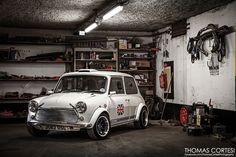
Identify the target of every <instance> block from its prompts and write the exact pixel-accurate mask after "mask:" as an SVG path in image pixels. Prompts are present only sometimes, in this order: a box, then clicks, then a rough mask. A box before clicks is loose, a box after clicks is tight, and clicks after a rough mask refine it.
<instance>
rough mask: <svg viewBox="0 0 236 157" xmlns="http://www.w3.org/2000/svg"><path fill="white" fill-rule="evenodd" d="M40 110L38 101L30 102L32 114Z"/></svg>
mask: <svg viewBox="0 0 236 157" xmlns="http://www.w3.org/2000/svg"><path fill="white" fill-rule="evenodd" d="M37 109H38V103H37V102H36V101H30V102H29V110H30V111H31V112H36V111H37Z"/></svg>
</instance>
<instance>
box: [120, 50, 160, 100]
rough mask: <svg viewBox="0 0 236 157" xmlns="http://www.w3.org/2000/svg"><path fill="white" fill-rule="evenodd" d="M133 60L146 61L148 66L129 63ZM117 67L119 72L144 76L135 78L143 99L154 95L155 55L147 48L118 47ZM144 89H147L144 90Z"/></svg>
mask: <svg viewBox="0 0 236 157" xmlns="http://www.w3.org/2000/svg"><path fill="white" fill-rule="evenodd" d="M131 62H133V63H135V62H146V63H148V64H150V66H149V67H148V66H146V67H142V66H135V65H132V66H131V65H130V63H131ZM118 67H119V70H118V71H120V72H124V73H128V74H131V75H133V76H140V75H142V76H145V77H146V78H143V79H141V78H137V77H135V78H136V81H137V82H138V87H139V90H140V92H141V94H142V95H143V97H144V99H147V98H148V97H155V95H156V89H155V87H156V69H155V67H156V55H155V53H153V52H152V51H150V50H149V49H119V50H118ZM146 91H149V93H148V92H146Z"/></svg>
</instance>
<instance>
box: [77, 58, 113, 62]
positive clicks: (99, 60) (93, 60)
mask: <svg viewBox="0 0 236 157" xmlns="http://www.w3.org/2000/svg"><path fill="white" fill-rule="evenodd" d="M76 61H80V62H90V61H91V62H116V60H114V59H76Z"/></svg>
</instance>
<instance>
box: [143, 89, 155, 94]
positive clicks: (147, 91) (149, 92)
mask: <svg viewBox="0 0 236 157" xmlns="http://www.w3.org/2000/svg"><path fill="white" fill-rule="evenodd" d="M145 94H146V95H153V94H154V93H153V90H146V91H145Z"/></svg>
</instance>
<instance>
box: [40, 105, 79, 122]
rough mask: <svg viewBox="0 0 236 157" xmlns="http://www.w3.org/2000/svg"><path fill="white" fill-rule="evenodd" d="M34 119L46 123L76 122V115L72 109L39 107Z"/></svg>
mask: <svg viewBox="0 0 236 157" xmlns="http://www.w3.org/2000/svg"><path fill="white" fill-rule="evenodd" d="M36 120H38V121H40V122H48V123H76V122H77V120H78V116H77V115H76V113H75V111H74V110H73V109H45V108H44V109H39V110H38V112H37V114H36Z"/></svg>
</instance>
